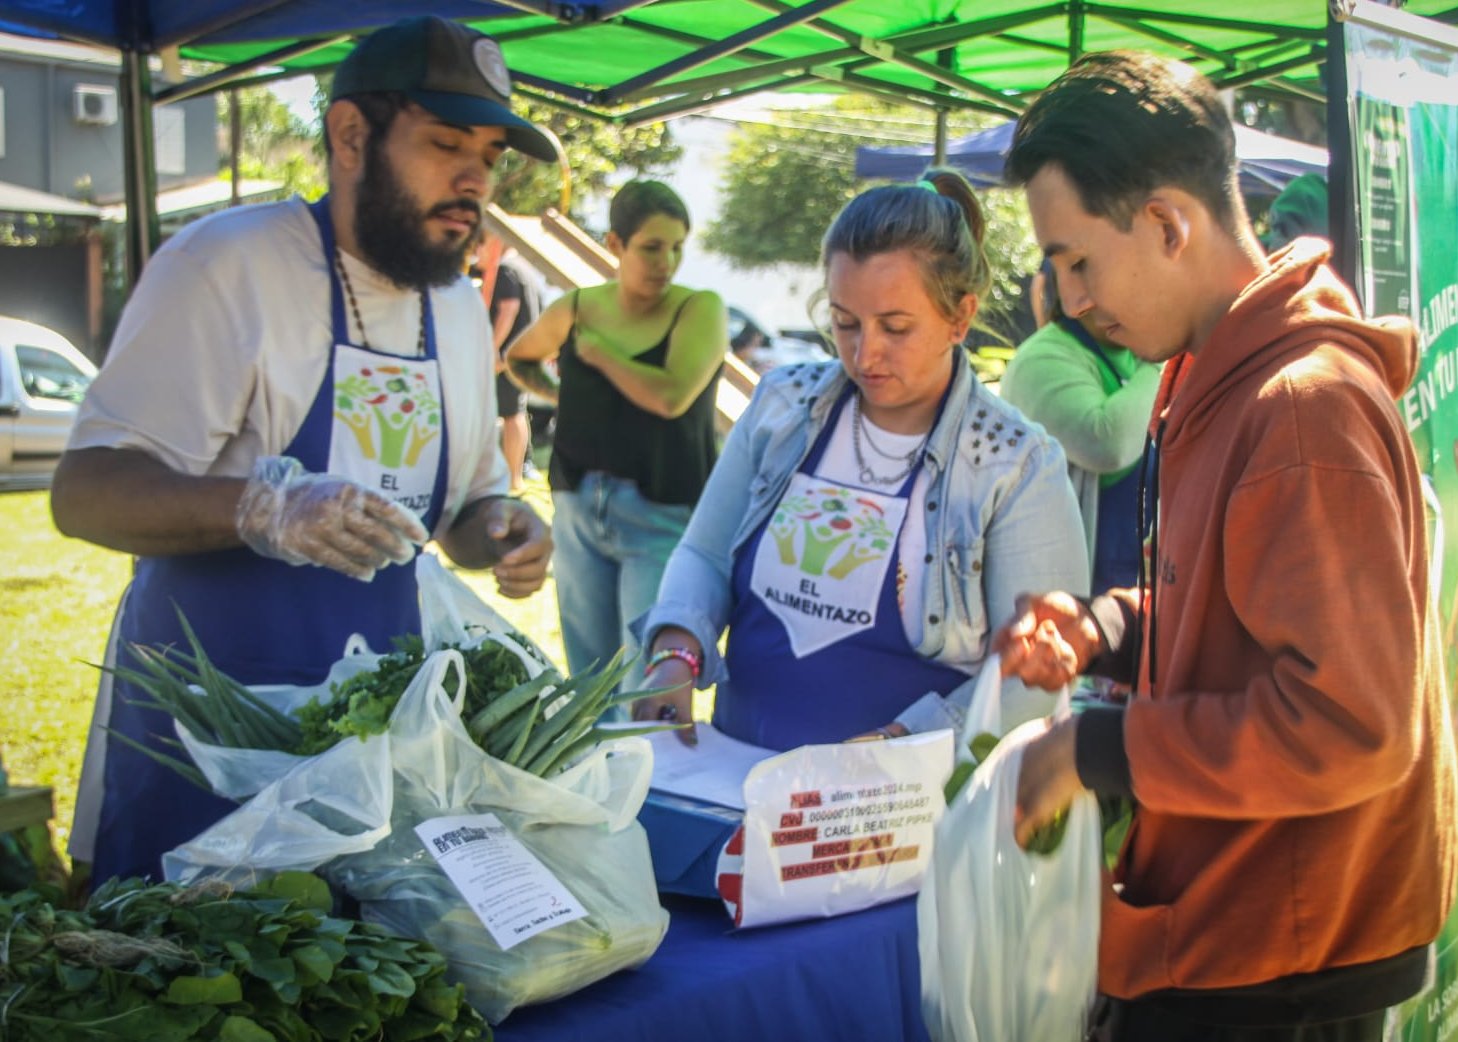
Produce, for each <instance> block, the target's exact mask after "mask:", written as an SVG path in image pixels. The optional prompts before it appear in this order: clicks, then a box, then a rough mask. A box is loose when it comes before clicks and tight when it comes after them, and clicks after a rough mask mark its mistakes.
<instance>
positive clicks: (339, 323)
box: [92, 196, 449, 882]
mask: <svg viewBox="0 0 1458 1042" xmlns="http://www.w3.org/2000/svg"><path fill="white" fill-rule="evenodd" d="M310 210H311V212H312V214H313V217H314V220H315V222H316V223H317V224H318V226H319V235H320V238H321V240H322V242H323V249H324V257H325V266H326V267H327V268H328V270H329V279H330V314H331V321H332V342H331V344H330V348H329V361H328V364H326V365H325V367H324V379H323V382H322V383H321V384H320V385H319V390H318V392H317V393H316V394H315V396H314V401H313V403H312V404H311V405H310V407H309V411H308V414H307V415H306V416H305V418H304V421H303V423H302V425H301V426H300V427H299V430H298V432H297V433H296V434H295V435H294V439H293V441H291V442H290V443H289V445H288V447H287V448H286V449H284V451H283V455H286V456H292V457H293V458H295V459H297V460H298V461H299V462H300V463H302V464H303V466H304V469H305V470H306V471H308V472H310V473H316V474H318V473H326V472H328V470H329V462H330V442H331V437H332V434H333V432H334V430H335V424H334V417H335V407H336V399H335V379H334V377H335V359H336V356H337V354H338V348H339V346H340V345H341V344H343V345H345V346H347V347H352V348H354V349H355V350H359V351H365V350H367V349H365V348H361V347H359V346H358V345H352V344H350V342H349V325H348V322H347V319H346V316H345V311H344V294H343V290H342V287H341V285H340V281H339V274H338V272H337V271H336V270H335V268H334V250H335V246H334V227H333V223H332V222H331V220H330V215H329V209H328V197H327V196H326V197H325V198H324V199H321V200H319V201H318V202H317V203H314V204H313V205H311V206H310ZM421 306H422V308H423V309H424V314H423V317H422V321H423V323H424V326H425V352H424V360H425V361H428V362H434V361H435V360H436V338H435V324H434V320H433V318H432V316H431V311H430V294H429V293H424V294H422V298H421ZM369 354H371V355H374V356H376V357H378V359H379V360H380V364H381V365H386V366H389V365H392V364H396V363H399V362H400V361H401V360H402V359H401V356H398V355H390V354H386V353H383V352H376V351H369ZM438 390H439V388H437V394H436V395H435V396H434V397H435V398H437V399H438V398H439V394H438ZM439 431H440V434H439V436H440V439H441V444H440V451H439V457H438V461H437V465H436V470H435V475H434V486H433V489H434V490H433V492H432V494H431V500H430V504H429V506H428V508H427V509H424V510H421V511H418V513H420V515H421V519H422V521H423V522H424V524H425V527H426V529H427V530H431V531H433V530H434V528H435V525H436V523H437V522H438V521H439V520H440V516H441V511H442V508H443V505H444V502H445V493H446V477H447V471H448V458H449V453H448V451H447V445H446V434H445V419H444V415H443V413H442V415H441V416H440V421H439ZM177 609H181V610H182V612H183V614H185V615H186V616H187V620H188V622H189V623H191V625H192V627H193V629H194V631H195V632H196V633H197V636H198V639H199V640H200V641H201V643H202V646H203V648H204V649H205V650H206V651H207V653H208V656H209V657H210V658H211V659H212V660H213V662H214V663H215V664H216V665H217V666H218V668H219V669H221V670H222V671H223V672H224V673H227V674H228V675H229V676H232V677H233V678H234V679H236V680H239V681H241V682H243V683H245V684H293V685H305V684H317V683H319V682H320V681H321V680H323V679H324V677H325V675H326V674H327V673H328V671H329V667H330V666H331V665H332V664H333V663H334V662H335V661H336V660H337V659H338V658H339V657H340V655H341V654H342V653H343V651H344V645H345V642H346V640H348V638H349V636H350V635H351V634H354V633H360V634H362V635H363V636H364V637H365V639H366V640H367V641H368V642H369V644H370V646H371V647H372V648H375V649H379V650H387V649H388V648H389V647H390V640H391V638H393V637H396V636H399V635H401V634H406V633H418V632H420V605H419V599H418V596H417V591H416V586H415V566H414V564H413V563H412V564H403V565H388V566H386V567H384V568H381V569H380V570H379V571H378V572H377V573H376V574H375V577H374V579H373V581H371V582H370V583H369V584H367V585H366V584H362V583H360V582H359V581H358V580H357V579H351V578H349V577H347V576H344V575H341V574H339V573H338V572H334V571H330V570H329V569H326V568H321V567H314V566H308V565H305V566H293V565H289V564H285V563H284V562H282V561H277V560H274V559H272V558H267V557H261V556H259V555H258V554H256V553H254V552H253V551H252V550H250V549H248V548H246V547H240V548H237V549H232V550H221V551H216V552H212V553H200V554H187V555H178V556H169V557H142V558H139V559H138V560H137V564H136V570H135V573H134V574H133V577H132V582H131V586H130V588H129V590H128V592H127V594H126V598H125V601H124V605H123V608H122V619H121V625H120V627H119V630H118V646H117V664H118V665H122V666H130V665H133V662H132V661H131V659H130V655H129V654H128V653H127V651H126V648H127V646H128V644H132V643H136V644H143V645H156V644H175V645H177V646H179V647H182V648H186V647H187V644H186V640H185V638H184V637H183V634H182V631H181V627H180V625H179V624H178V620H177ZM138 697H141V698H146V694H145V692H142V691H139V690H138V689H136V688H135V687H133V686H132V685H130V684H128V683H126V682H124V681H121V680H120V679H118V680H117V681H116V683H115V687H114V688H113V693H112V703H111V713H110V717H109V719H108V721H107V726H108V727H110V728H112V729H113V730H116V731H120V732H121V733H122V734H124V735H126V736H127V737H129V738H132V739H134V740H136V741H139V742H144V743H145V744H146V745H147V746H149V747H150V748H154V749H159V750H161V751H163V752H166V753H169V754H171V755H174V756H177V757H179V758H181V759H183V760H186V759H187V754H186V753H185V752H183V751H181V750H180V749H177V748H171V747H165V746H163V745H161V744H160V743H159V741H158V737H157V736H162V737H165V738H172V737H173V736H174V733H175V732H174V730H173V726H172V719H171V717H169V716H167V715H166V714H165V713H162V712H160V711H157V710H144V709H141V708H139V707H138V706H136V705H133V704H130V702H131V700H135V699H137V698H138ZM103 784H104V789H103V802H102V806H101V813H100V819H99V824H98V831H97V836H96V855H95V857H96V860H95V862H94V864H93V866H92V871H93V878H94V879H96V880H97V881H98V882H99V881H101V880H104V879H108V878H110V877H112V876H116V875H121V876H131V875H151V876H153V877H154V878H157V879H160V878H161V871H160V859H161V855H162V854H163V853H165V852H166V851H168V850H171V849H172V848H173V847H176V846H178V845H179V844H181V843H184V842H186V841H187V840H189V839H191V838H192V837H193V836H195V835H196V834H197V833H199V832H201V831H202V830H203V829H205V828H207V827H208V826H210V825H212V824H213V823H214V822H216V821H217V820H218V819H219V818H221V817H223V816H224V815H226V814H227V813H229V812H230V811H232V810H234V809H235V808H236V807H237V804H235V803H233V802H232V801H230V800H226V799H222V798H220V797H218V796H214V795H212V794H211V793H207V792H204V791H203V790H201V789H199V788H197V787H196V786H194V785H193V784H191V783H190V782H188V781H186V780H184V779H183V778H182V776H181V775H179V774H177V773H176V772H174V771H172V770H171V769H170V768H167V767H164V766H162V765H160V764H158V763H156V762H155V761H153V760H152V759H151V758H149V757H147V756H144V755H143V754H141V753H139V752H137V751H136V750H135V749H133V748H131V747H130V746H127V745H125V744H123V743H121V742H117V741H110V740H109V741H108V744H107V750H106V767H105V772H104V783H103Z"/></svg>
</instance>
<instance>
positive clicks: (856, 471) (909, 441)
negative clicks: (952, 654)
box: [815, 402, 929, 647]
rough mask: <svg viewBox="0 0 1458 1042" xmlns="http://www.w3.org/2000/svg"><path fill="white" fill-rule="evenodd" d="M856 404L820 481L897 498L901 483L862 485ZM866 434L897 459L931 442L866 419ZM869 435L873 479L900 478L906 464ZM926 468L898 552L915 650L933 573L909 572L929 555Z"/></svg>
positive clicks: (841, 424) (820, 470)
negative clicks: (909, 564)
mask: <svg viewBox="0 0 1458 1042" xmlns="http://www.w3.org/2000/svg"><path fill="white" fill-rule="evenodd" d="M852 408H853V404H852V403H849V402H848V403H846V406H845V408H843V409H841V410H840V419H839V420H838V421H836V425H835V430H834V431H832V432H831V434H830V441H829V442H828V443H827V444H826V446H825V454H824V455H822V456H821V457H820V464H819V466H817V467H816V468H815V474H816V476H817V477H821V478H825V479H826V480H827V481H835V482H839V483H840V484H844V485H853V486H856V487H858V488H868V489H870V490H871V491H873V492H879V493H881V494H882V495H890V496H894V495H896V493H898V492H900V491H901V485H902V484H903V483H904V482H905V479H904V478H903V479H902V480H901V481H898V482H894V483H891V484H885V485H881V484H867V483H866V482H864V481H862V480H861V476H860V474H861V468H860V466H859V465H858V464H857V463H856V453H855V444H854V442H853V441H852V440H851V439H852V437H853V436H854V435H853V431H852V429H851V423H852V413H851V410H852ZM861 426H862V429H863V431H865V432H868V433H869V435H870V439H871V440H873V441H874V442H875V443H876V445H877V446H878V447H880V448H882V449H885V450H886V451H887V452H888V453H891V454H892V455H893V456H903V457H904V456H905V455H906V454H907V453H908V452H911V451H912V450H913V449H916V448H919V447H920V446H921V445H922V444H923V443H924V442H925V441H926V435H925V434H893V433H892V432H891V431H886V430H882V429H881V428H880V427H877V426H876V425H875V424H874V423H872V422H871V421H870V420H868V419H867V418H866V417H865V416H864V415H862V416H861ZM866 442H867V439H866V436H865V434H863V435H862V437H861V455H862V457H864V458H865V461H866V464H867V465H868V466H869V467H870V468H871V472H872V473H873V474H877V475H880V476H882V477H890V476H891V475H892V474H896V473H899V472H900V471H901V470H902V469H903V468H904V467H905V463H904V462H903V463H897V462H896V461H895V460H890V459H886V458H884V457H883V456H881V455H880V454H879V453H878V452H876V451H875V449H873V448H872V447H871V446H870V445H868V444H867V443H866ZM928 480H929V479H928V478H927V473H926V467H925V466H923V467H922V469H921V470H920V471H918V472H917V475H916V481H914V482H913V483H912V485H911V496H910V498H909V499H908V500H907V505H906V522H905V523H904V524H903V525H902V526H901V538H900V540H899V541H898V542H897V544H896V547H897V553H898V554H899V557H900V561H901V567H900V569H899V572H898V575H897V581H898V582H899V583H901V589H900V591H899V598H900V606H901V622H902V624H903V625H904V626H905V627H906V639H907V640H908V641H910V642H911V645H912V647H915V646H916V645H917V644H918V643H919V642H920V640H921V608H922V592H923V588H924V587H925V586H926V574H927V569H926V568H923V567H919V566H918V567H907V562H919V561H921V559H922V558H923V557H924V556H925V555H926V487H927V482H928Z"/></svg>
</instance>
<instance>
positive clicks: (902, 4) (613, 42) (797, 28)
mask: <svg viewBox="0 0 1458 1042" xmlns="http://www.w3.org/2000/svg"><path fill="white" fill-rule="evenodd" d="M1453 3H1454V0H1413V2H1412V3H1411V4H1409V10H1411V11H1413V12H1414V13H1418V14H1425V15H1429V16H1435V17H1439V18H1442V19H1445V20H1449V21H1455V20H1458V7H1454V6H1453ZM423 6H425V7H427V8H428V9H429V10H431V11H434V12H436V13H439V14H441V15H443V16H445V17H451V18H456V19H460V20H463V21H467V22H469V23H470V24H472V25H475V26H477V27H479V28H481V29H483V30H485V31H488V32H490V33H491V34H492V35H494V36H495V37H496V38H497V39H498V40H500V41H501V44H502V47H503V50H504V52H505V55H506V59H507V63H508V65H509V66H510V68H511V71H512V74H513V77H514V78H515V80H516V82H517V84H518V85H519V89H520V91H521V93H522V94H523V95H525V96H529V97H532V98H534V99H538V100H543V101H548V102H550V103H552V104H556V105H560V106H566V107H569V108H573V109H576V110H579V111H586V112H590V113H592V114H594V115H597V116H600V117H602V118H606V119H612V120H615V121H618V122H623V123H641V122H648V121H653V120H661V119H667V118H671V117H673V116H679V115H684V114H687V113H691V112H697V111H702V110H704V109H706V108H710V107H713V106H715V105H718V104H721V103H723V102H725V101H728V100H731V99H733V98H736V97H740V96H743V95H746V94H753V93H758V92H762V91H786V90H819V91H824V90H826V89H834V90H852V91H860V92H865V93H869V94H875V95H881V96H885V97H891V98H895V99H896V100H899V101H906V102H911V103H913V104H919V105H924V106H927V107H929V108H932V109H934V110H938V111H941V112H945V111H948V110H951V109H974V110H980V111H985V112H990V113H995V114H999V115H1004V116H1014V115H1016V114H1017V113H1018V112H1020V111H1021V110H1022V108H1024V107H1025V105H1026V103H1027V99H1028V97H1029V96H1030V95H1031V94H1033V93H1035V92H1036V91H1037V90H1039V89H1041V88H1042V87H1043V86H1044V85H1045V84H1047V83H1048V82H1049V81H1050V80H1051V79H1053V77H1055V76H1056V75H1057V74H1058V73H1059V72H1060V71H1061V70H1062V69H1063V68H1065V67H1066V66H1067V64H1068V62H1069V61H1070V60H1071V59H1072V58H1073V57H1076V56H1077V55H1078V54H1081V53H1083V52H1085V51H1089V50H1103V49H1108V48H1117V47H1136V48H1142V49H1147V50H1152V51H1155V52H1158V53H1163V54H1166V55H1169V56H1172V57H1180V58H1184V59H1186V60H1188V61H1190V62H1191V63H1192V64H1193V65H1194V66H1195V67H1197V68H1199V69H1200V70H1201V71H1203V72H1205V73H1206V74H1207V75H1209V76H1210V77H1211V78H1212V79H1213V80H1214V81H1215V82H1216V83H1217V84H1219V85H1220V86H1223V87H1236V86H1242V85H1246V84H1254V83H1261V84H1265V85H1268V86H1269V87H1271V88H1273V89H1275V90H1279V91H1286V92H1290V93H1294V94H1298V95H1301V96H1305V97H1313V98H1322V97H1324V88H1323V80H1322V77H1321V74H1320V72H1321V66H1322V64H1323V62H1324V61H1325V59H1326V54H1327V43H1326V40H1327V33H1328V22H1327V7H1326V5H1325V4H1324V3H1323V2H1321V0H1267V2H1265V3H1263V4H1262V5H1261V6H1260V8H1259V17H1258V18H1256V17H1234V16H1232V14H1231V11H1230V7H1231V5H1230V4H1229V3H1226V2H1221V0H1149V4H1148V6H1125V5H1120V4H1108V3H1090V2H1086V0H1064V2H1055V3H1043V2H1040V0H603V2H599V3H558V2H551V0H497V2H486V0H434V2H432V3H431V4H429V5H421V4H419V3H418V2H412V0H356V2H355V3H352V4H348V5H345V4H339V3H335V2H331V0H75V2H73V3H69V4H65V5H58V4H56V3H55V0H0V29H8V30H11V31H22V32H39V33H47V34H55V35H60V36H68V37H72V38H76V39H82V40H88V41H91V42H96V43H102V44H105V45H108V46H114V47H117V48H118V49H120V50H121V51H122V54H123V65H124V69H125V73H126V74H125V77H124V92H123V94H124V98H123V101H124V106H125V109H126V120H127V124H126V126H127V133H126V143H127V170H128V184H129V202H130V203H131V208H130V211H129V212H130V213H131V214H134V215H136V218H135V219H133V220H132V221H131V222H130V225H131V228H130V234H129V248H128V257H129V260H130V262H131V264H132V266H133V271H136V270H139V268H140V265H141V264H142V263H143V262H144V261H145V259H146V257H147V255H148V254H149V253H150V250H151V248H152V246H153V244H154V243H155V240H156V234H155V214H154V213H153V212H152V207H151V206H150V205H148V204H149V200H150V197H151V195H152V194H153V192H152V190H151V189H152V187H153V185H152V181H153V178H152V163H151V156H150V148H151V132H150V113H151V105H149V104H147V102H152V103H154V104H155V103H166V102H169V101H175V100H178V99H181V98H184V97H188V96H191V95H193V94H196V93H200V92H205V91H210V90H217V89H222V88H225V87H230V86H240V85H245V84H250V83H258V82H262V81H264V80H267V79H270V78H275V77H279V76H284V75H296V74H298V73H300V72H306V71H311V70H322V69H327V68H329V67H331V66H332V65H334V64H335V63H337V62H338V61H339V60H340V59H341V58H342V57H343V55H344V54H345V53H347V51H348V49H349V47H350V43H351V39H352V38H353V36H354V35H355V34H357V33H359V32H363V31H367V30H369V29H371V28H374V27H375V26H378V25H381V24H384V23H386V22H389V21H392V20H393V19H395V18H398V17H400V16H402V15H406V14H418V13H420V12H421V10H422V7H423ZM168 48H178V49H179V53H180V54H181V56H183V57H185V58H192V59H200V60H206V61H210V62H215V63H219V65H220V66H221V68H220V69H219V70H218V71H216V72H212V73H209V74H207V75H204V76H201V77H199V78H196V79H193V80H190V81H188V82H184V83H179V84H171V85H167V86H165V87H159V88H157V89H155V90H154V88H153V85H152V82H151V78H150V73H149V71H148V65H147V62H146V60H145V58H146V57H147V56H148V55H151V54H154V53H158V52H160V51H162V50H164V49H168Z"/></svg>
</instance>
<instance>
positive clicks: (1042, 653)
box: [991, 593, 1103, 691]
mask: <svg viewBox="0 0 1458 1042" xmlns="http://www.w3.org/2000/svg"><path fill="white" fill-rule="evenodd" d="M1102 646H1103V639H1102V638H1101V637H1100V635H1099V630H1098V626H1097V625H1096V624H1095V623H1094V620H1093V615H1092V613H1090V612H1089V610H1088V608H1087V607H1085V606H1084V605H1083V603H1082V602H1080V601H1079V600H1078V599H1077V598H1075V597H1073V596H1071V595H1070V594H1066V593H1045V594H1038V595H1031V594H1024V595H1023V596H1021V597H1019V598H1018V601H1017V606H1016V607H1015V608H1014V609H1013V618H1012V621H1011V622H1008V623H1007V624H1006V625H1005V626H1003V627H1002V628H1001V629H1000V630H998V631H997V632H996V633H994V634H993V635H992V643H991V650H993V651H995V652H997V653H998V654H1000V655H1001V656H1002V675H1003V676H1005V677H1006V676H1015V677H1017V678H1018V679H1019V680H1021V681H1022V682H1023V683H1024V684H1027V685H1028V686H1030V687H1041V688H1043V689H1045V690H1048V691H1057V690H1058V689H1059V688H1061V687H1063V686H1064V685H1065V684H1068V683H1070V682H1072V681H1073V679H1074V678H1075V677H1077V676H1078V675H1079V674H1080V673H1082V672H1083V671H1084V670H1085V669H1087V668H1088V664H1089V662H1091V661H1092V660H1093V659H1094V657H1095V656H1097V655H1098V654H1099V652H1100V651H1101V650H1102Z"/></svg>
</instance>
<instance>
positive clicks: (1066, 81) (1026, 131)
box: [1006, 51, 1245, 231]
mask: <svg viewBox="0 0 1458 1042" xmlns="http://www.w3.org/2000/svg"><path fill="white" fill-rule="evenodd" d="M1049 163H1056V164H1057V165H1058V167H1059V168H1060V169H1061V170H1062V171H1063V173H1064V174H1066V175H1067V176H1068V179H1069V180H1070V181H1072V182H1073V185H1074V187H1075V188H1076V189H1077V190H1078V196H1079V201H1080V202H1081V203H1082V204H1083V208H1084V210H1086V211H1087V212H1088V213H1089V214H1091V215H1093V216H1095V217H1104V218H1107V219H1108V220H1110V221H1112V222H1113V223H1114V224H1115V225H1116V226H1118V227H1119V228H1120V229H1121V230H1124V231H1128V229H1129V226H1130V224H1131V223H1132V222H1133V219H1134V214H1135V213H1136V212H1137V211H1138V209H1139V207H1140V206H1141V205H1142V204H1143V203H1144V201H1145V200H1146V199H1147V198H1149V196H1150V194H1151V193H1153V192H1154V190H1155V189H1157V188H1159V187H1160V186H1161V185H1173V186H1175V187H1177V188H1180V189H1183V190H1184V191H1186V192H1189V193H1190V194H1191V195H1193V196H1194V197H1195V198H1197V199H1198V200H1200V202H1202V203H1204V204H1205V206H1207V207H1208V208H1209V210H1210V213H1211V214H1212V215H1213V216H1214V217H1215V219H1216V220H1217V221H1219V222H1220V224H1221V225H1222V226H1223V227H1224V228H1226V229H1227V230H1228V231H1234V230H1235V227H1236V221H1237V218H1238V217H1240V216H1243V215H1244V213H1245V209H1244V206H1243V204H1242V203H1241V201H1240V191H1239V187H1238V184H1237V172H1236V165H1235V132H1234V131H1233V130H1232V129H1231V126H1230V117H1229V115H1228V114H1227V113H1226V111H1225V106H1224V105H1223V104H1222V103H1221V101H1220V97H1219V95H1217V94H1216V92H1215V87H1214V85H1213V84H1211V83H1210V81H1209V80H1207V79H1206V78H1205V77H1204V76H1201V75H1200V74H1199V73H1198V72H1196V71H1195V70H1194V69H1192V68H1190V67H1189V66H1188V65H1185V64H1183V63H1181V62H1177V61H1170V60H1167V59H1164V58H1157V57H1155V56H1154V55H1151V54H1142V53H1139V52H1137V51H1105V52H1101V53H1095V54H1087V55H1084V57H1082V58H1080V59H1079V60H1078V61H1077V62H1076V63H1075V64H1074V65H1073V66H1072V67H1071V68H1070V69H1068V71H1067V72H1065V73H1064V74H1063V75H1062V76H1059V77H1058V78H1057V79H1056V80H1054V81H1053V82H1052V83H1051V84H1049V85H1048V87H1047V88H1046V89H1045V90H1044V91H1043V92H1042V93H1041V94H1039V95H1038V97H1037V99H1036V100H1034V102H1033V104H1032V105H1030V106H1029V107H1028V110H1027V111H1026V112H1024V113H1023V114H1022V116H1020V117H1019V118H1018V125H1017V129H1016V130H1015V131H1014V132H1013V142H1012V148H1011V149H1010V151H1009V152H1008V157H1007V169H1006V179H1007V181H1008V182H1009V183H1010V184H1015V185H1023V184H1027V183H1028V182H1029V181H1030V180H1032V179H1033V177H1034V176H1036V175H1037V173H1038V171H1039V170H1041V169H1043V167H1045V166H1047V165H1048V164H1049Z"/></svg>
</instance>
